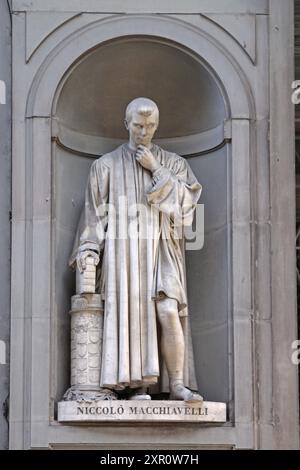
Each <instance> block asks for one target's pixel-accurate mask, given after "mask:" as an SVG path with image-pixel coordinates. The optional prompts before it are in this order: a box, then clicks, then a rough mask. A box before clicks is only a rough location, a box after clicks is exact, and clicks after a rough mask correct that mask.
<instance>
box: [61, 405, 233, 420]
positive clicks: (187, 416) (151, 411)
mask: <svg viewBox="0 0 300 470" xmlns="http://www.w3.org/2000/svg"><path fill="white" fill-rule="evenodd" d="M58 421H59V422H60V423H66V424H85V423H93V424H97V423H99V424H100V423H107V422H110V423H121V422H122V423H123V422H130V423H131V422H143V423H155V422H159V423H216V424H217V423H220V424H221V423H225V422H226V403H216V402H209V401H204V402H199V403H198V404H197V403H188V402H184V401H171V400H170V401H161V400H107V401H103V400H94V401H93V402H87V401H84V402H83V401H80V400H74V401H61V402H60V403H58Z"/></svg>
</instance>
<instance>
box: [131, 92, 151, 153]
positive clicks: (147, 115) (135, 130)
mask: <svg viewBox="0 0 300 470" xmlns="http://www.w3.org/2000/svg"><path fill="white" fill-rule="evenodd" d="M124 122H125V127H126V129H127V130H128V132H129V141H130V145H131V146H132V147H137V146H138V145H144V146H145V147H148V146H149V145H150V144H151V140H152V137H153V135H154V133H155V131H156V129H157V128H158V122H159V110H158V107H157V104H156V103H154V101H152V100H150V99H148V98H136V99H135V100H133V101H131V102H130V103H129V104H128V106H127V108H126V117H125V121H124Z"/></svg>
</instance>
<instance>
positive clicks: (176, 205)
mask: <svg viewBox="0 0 300 470" xmlns="http://www.w3.org/2000/svg"><path fill="white" fill-rule="evenodd" d="M201 191H202V186H201V184H200V183H199V182H198V181H197V179H196V177H195V175H194V173H193V172H192V170H191V168H190V166H189V164H188V163H187V161H186V160H185V159H184V158H181V157H178V158H177V159H175V161H174V163H172V165H171V166H170V168H167V167H165V166H162V167H160V168H159V169H158V170H156V171H155V172H154V173H153V175H152V188H151V189H150V190H149V191H148V192H147V199H148V202H149V204H155V205H156V207H157V208H158V209H159V211H161V212H163V213H164V214H166V215H168V216H169V217H170V218H171V219H172V221H173V222H174V224H175V225H191V224H192V222H193V214H194V210H195V207H196V204H197V202H198V200H199V198H200V195H201Z"/></svg>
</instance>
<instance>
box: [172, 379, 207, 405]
mask: <svg viewBox="0 0 300 470" xmlns="http://www.w3.org/2000/svg"><path fill="white" fill-rule="evenodd" d="M169 400H174V401H177V400H180V401H181V400H183V401H186V402H188V403H202V402H203V397H202V396H201V395H200V394H199V393H198V392H193V391H192V390H190V389H189V388H187V387H185V386H184V385H183V384H182V383H178V384H176V385H173V387H172V390H171V393H170V397H169Z"/></svg>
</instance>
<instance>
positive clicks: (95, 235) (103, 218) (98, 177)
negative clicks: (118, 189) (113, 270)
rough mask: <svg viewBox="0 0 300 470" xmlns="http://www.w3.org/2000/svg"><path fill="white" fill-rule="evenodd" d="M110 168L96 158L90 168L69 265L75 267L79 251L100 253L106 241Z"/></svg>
mask: <svg viewBox="0 0 300 470" xmlns="http://www.w3.org/2000/svg"><path fill="white" fill-rule="evenodd" d="M108 191H109V168H108V167H107V166H106V165H104V164H103V163H102V162H101V160H96V161H95V162H94V163H93V164H92V166H91V169H90V174H89V178H88V183H87V186H86V191H85V201H84V207H83V210H82V212H81V217H80V220H79V224H78V228H77V232H76V236H75V241H74V246H73V251H72V254H71V257H70V260H69V266H70V267H74V266H75V261H76V256H77V254H78V253H80V252H82V251H86V250H93V251H95V252H97V253H98V254H100V252H101V250H102V249H103V246H104V242H105V231H106V228H107V222H108V215H107V207H106V204H107V202H108Z"/></svg>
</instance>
